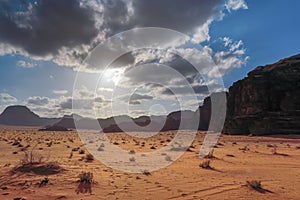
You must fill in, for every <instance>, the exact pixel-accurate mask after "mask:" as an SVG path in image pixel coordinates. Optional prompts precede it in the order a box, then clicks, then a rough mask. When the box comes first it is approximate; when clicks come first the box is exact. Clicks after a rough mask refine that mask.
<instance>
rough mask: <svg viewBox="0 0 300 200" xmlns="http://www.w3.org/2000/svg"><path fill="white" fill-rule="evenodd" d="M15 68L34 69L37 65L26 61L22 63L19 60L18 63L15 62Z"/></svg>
mask: <svg viewBox="0 0 300 200" xmlns="http://www.w3.org/2000/svg"><path fill="white" fill-rule="evenodd" d="M17 66H18V67H23V68H34V67H36V66H37V64H35V63H31V62H26V61H24V60H19V61H18V62H17Z"/></svg>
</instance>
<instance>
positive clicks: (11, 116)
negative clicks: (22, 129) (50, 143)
mask: <svg viewBox="0 0 300 200" xmlns="http://www.w3.org/2000/svg"><path fill="white" fill-rule="evenodd" d="M43 123H44V122H43V119H41V118H40V117H39V116H38V115H36V114H35V113H33V112H31V111H30V110H29V109H28V108H27V107H26V106H9V107H7V108H6V109H5V110H4V111H3V113H2V114H1V115H0V124H4V125H13V126H41V125H43Z"/></svg>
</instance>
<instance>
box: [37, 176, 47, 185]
mask: <svg viewBox="0 0 300 200" xmlns="http://www.w3.org/2000/svg"><path fill="white" fill-rule="evenodd" d="M48 182H49V179H48V178H47V177H46V178H44V179H43V180H41V181H40V184H39V187H42V186H44V185H47V184H48Z"/></svg>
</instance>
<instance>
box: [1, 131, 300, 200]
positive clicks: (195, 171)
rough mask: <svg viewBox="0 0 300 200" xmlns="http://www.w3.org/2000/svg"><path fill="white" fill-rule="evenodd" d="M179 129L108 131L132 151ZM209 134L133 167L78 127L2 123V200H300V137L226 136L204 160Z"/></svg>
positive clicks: (157, 144)
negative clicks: (125, 168) (175, 153)
mask: <svg viewBox="0 0 300 200" xmlns="http://www.w3.org/2000/svg"><path fill="white" fill-rule="evenodd" d="M175 134H176V131H168V132H161V133H159V134H157V135H155V136H153V137H151V138H146V139H142V138H133V137H132V136H130V135H128V134H125V133H109V134H107V136H108V138H110V140H111V142H112V143H114V145H119V146H120V148H122V149H124V150H126V151H128V152H129V153H132V154H134V153H135V152H149V151H156V150H157V149H159V148H161V147H163V146H164V145H166V144H167V143H168V142H169V141H170V140H171V139H172V138H173V137H174V135H175ZM205 134H206V133H205V132H198V133H197V135H196V137H195V139H194V141H193V143H192V145H191V146H190V148H189V149H188V151H186V152H184V154H183V155H182V156H181V157H180V158H179V159H178V160H176V161H174V162H173V163H172V164H171V165H169V166H167V167H165V168H162V169H159V170H156V171H153V172H147V173H146V172H144V173H128V172H122V171H119V170H116V169H112V168H110V167H109V166H106V165H104V164H103V163H102V162H100V161H98V160H97V159H95V158H94V157H93V156H92V155H89V152H88V151H87V150H86V149H85V145H84V144H83V142H82V141H81V140H80V138H79V136H78V134H77V132H76V131H68V132H40V131H38V128H32V127H31V128H28V127H9V126H1V127H0V156H1V159H0V199H3V200H6V199H7V200H9V199H26V200H40V199H47V200H52V199H53V200H55V199H71V200H73V199H74V200H76V199H84V200H85V199H87V200H88V199H97V200H98V199H145V200H146V199H148V200H150V199H156V200H158V199H185V200H188V199H199V200H200V199H203V200H206V199H221V200H226V199H228V200H229V199H230V200H231V199H245V200H246V199H247V200H252V199H272V200H292V199H293V200H297V199H299V196H300V173H299V172H300V136H299V135H298V136H297V135H294V136H293V135H291V136H286V135H277V136H268V137H266V136H264V137H256V136H255V137H253V136H230V135H221V137H220V139H219V141H218V143H217V144H216V145H215V146H214V150H213V152H212V154H211V155H210V156H209V157H208V158H200V157H199V150H200V147H201V145H202V143H203V139H204V136H205ZM99 148H100V149H99V152H100V153H101V151H102V150H103V149H102V150H101V147H99ZM26 155H27V157H26ZM30 156H33V157H34V158H33V159H34V160H32V163H28V160H29V159H30ZM26 160H27V161H26ZM204 163H206V164H208V165H205V164H204ZM84 173H85V175H84ZM87 174H88V175H87ZM91 174H92V175H91ZM86 175H87V176H88V177H89V179H88V180H84V178H86V177H83V176H86ZM80 177H81V178H80ZM259 183H260V184H259ZM255 184H257V185H256V186H257V187H256V186H255ZM252 186H253V187H252Z"/></svg>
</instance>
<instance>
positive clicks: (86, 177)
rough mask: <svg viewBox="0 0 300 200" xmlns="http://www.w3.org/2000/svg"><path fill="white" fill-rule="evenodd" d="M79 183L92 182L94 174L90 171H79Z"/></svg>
mask: <svg viewBox="0 0 300 200" xmlns="http://www.w3.org/2000/svg"><path fill="white" fill-rule="evenodd" d="M78 178H79V182H80V183H93V181H94V175H93V173H92V172H81V173H80V174H79V175H78Z"/></svg>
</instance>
